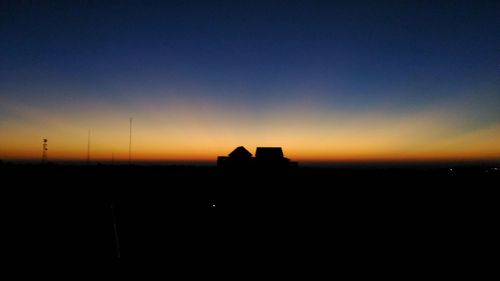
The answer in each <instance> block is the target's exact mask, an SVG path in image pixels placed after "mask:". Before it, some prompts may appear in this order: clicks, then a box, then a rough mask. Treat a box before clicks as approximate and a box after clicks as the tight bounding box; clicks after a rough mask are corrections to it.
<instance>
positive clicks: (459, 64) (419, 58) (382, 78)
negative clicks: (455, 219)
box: [0, 0, 500, 161]
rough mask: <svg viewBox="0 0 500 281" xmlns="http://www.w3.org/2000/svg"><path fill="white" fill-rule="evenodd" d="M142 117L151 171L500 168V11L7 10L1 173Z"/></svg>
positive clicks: (109, 137)
mask: <svg viewBox="0 0 500 281" xmlns="http://www.w3.org/2000/svg"><path fill="white" fill-rule="evenodd" d="M68 2H69V3H68ZM102 2H106V3H102ZM129 117H133V118H134V134H133V158H134V159H136V160H215V157H216V156H217V155H225V154H227V153H229V152H230V151H231V150H232V149H233V148H234V147H236V146H239V145H244V146H246V147H247V148H248V149H249V150H250V151H252V152H253V151H254V150H255V147H256V146H282V147H283V148H284V151H285V154H286V155H287V156H288V157H289V158H292V159H294V160H298V161H346V160H347V161H351V160H353V161H357V160H359V161H364V160H429V159H431V160H450V159H451V160H457V159H458V160H463V159H490V160H491V159H494V160H500V2H498V1H480V0H474V1H446V0H443V1H313V0H308V1H290V0H289V1H270V0H267V1H256V0H253V1H217V0H214V1H208V0H206V1H187V0H186V1H182V0H179V1H1V4H0V159H6V160H15V159H34V160H38V159H39V158H40V155H41V144H42V142H41V141H42V138H48V139H49V159H51V160H81V159H85V158H86V155H87V132H88V130H89V129H90V130H91V135H92V137H91V139H92V140H91V155H92V159H94V160H109V159H110V158H111V154H112V153H114V155H115V158H116V159H117V160H120V159H122V160H124V159H127V158H128V132H129V131H128V126H129V123H128V122H129Z"/></svg>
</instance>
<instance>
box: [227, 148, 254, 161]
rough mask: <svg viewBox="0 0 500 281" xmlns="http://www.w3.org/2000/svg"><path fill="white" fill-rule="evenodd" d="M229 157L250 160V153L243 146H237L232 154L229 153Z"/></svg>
mask: <svg viewBox="0 0 500 281" xmlns="http://www.w3.org/2000/svg"><path fill="white" fill-rule="evenodd" d="M229 157H231V158H233V159H246V158H252V153H250V152H249V151H248V150H247V149H246V148H244V147H243V146H238V147H237V148H236V149H235V150H233V152H231V153H229Z"/></svg>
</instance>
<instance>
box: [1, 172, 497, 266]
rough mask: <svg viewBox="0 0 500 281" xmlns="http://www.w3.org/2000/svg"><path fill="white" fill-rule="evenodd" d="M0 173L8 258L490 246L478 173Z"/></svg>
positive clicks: (441, 250)
mask: <svg viewBox="0 0 500 281" xmlns="http://www.w3.org/2000/svg"><path fill="white" fill-rule="evenodd" d="M0 173H1V174H0V175H1V178H2V189H1V190H2V196H1V200H2V202H1V203H2V208H3V210H2V217H3V223H2V224H3V227H2V229H3V230H2V231H3V232H4V234H7V236H6V237H7V238H4V240H3V243H4V245H5V246H7V247H8V248H9V255H11V257H12V258H22V259H25V258H27V259H33V258H36V259H39V258H42V259H43V258H49V257H50V258H52V257H56V258H62V259H66V258H92V259H117V256H118V255H120V260H122V261H123V260H136V259H137V260H139V259H141V260H144V259H157V258H159V259H171V260H175V262H176V263H184V262H186V263H192V262H201V263H211V264H216V265H218V266H225V265H226V263H227V262H231V261H232V262H236V263H237V262H238V261H239V260H241V259H242V258H245V257H246V258H250V257H255V258H252V259H254V260H255V259H257V260H258V261H262V262H264V263H266V262H267V263H269V264H273V263H274V262H277V261H278V260H279V261H283V260H285V261H286V260H288V261H292V262H298V261H310V260H317V261H318V262H324V263H327V264H328V263H329V262H330V261H332V260H337V261H341V262H342V263H345V264H351V265H353V264H354V265H355V264H358V263H359V262H360V261H361V260H364V261H372V262H375V261H376V262H381V263H384V261H386V263H388V265H391V266H395V263H402V264H405V261H408V259H416V260H418V261H419V262H422V263H423V264H427V265H428V266H436V265H437V264H440V263H443V262H445V261H447V260H450V259H457V260H462V259H467V258H470V257H471V256H470V254H471V253H475V251H476V250H478V249H481V250H485V249H486V250H487V249H488V247H490V245H489V242H487V241H488V237H490V235H492V233H493V229H495V224H496V222H492V221H491V219H492V214H493V213H494V210H496V209H497V208H496V207H495V204H493V202H494V201H495V200H496V199H494V198H492V197H491V194H493V193H492V192H493V190H495V189H497V188H498V183H499V176H500V173H499V171H498V170H496V169H493V168H484V167H482V168H462V169H460V168H455V169H454V170H449V169H423V168H418V169H416V168H415V169H410V168H400V169H395V168H393V169H375V168H371V169H361V168H350V169H347V168H344V169H342V168H336V169H326V168H325V169H320V168H315V169H313V168H299V169H296V170H289V171H256V170H251V171H221V170H217V169H216V168H214V167H161V166H156V167H150V166H88V167H86V166H36V165H33V166H28V165H3V166H0ZM113 212H114V214H113ZM115 226H116V227H115ZM117 240H118V241H117ZM4 252H5V251H4ZM10 253H11V254H10ZM337 264H338V263H337ZM411 264H415V261H412V262H411Z"/></svg>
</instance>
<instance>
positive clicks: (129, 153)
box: [128, 117, 132, 165]
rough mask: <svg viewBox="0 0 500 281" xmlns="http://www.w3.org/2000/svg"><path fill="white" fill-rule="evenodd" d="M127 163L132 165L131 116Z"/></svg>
mask: <svg viewBox="0 0 500 281" xmlns="http://www.w3.org/2000/svg"><path fill="white" fill-rule="evenodd" d="M128 164H129V165H132V117H130V139H129V143H128Z"/></svg>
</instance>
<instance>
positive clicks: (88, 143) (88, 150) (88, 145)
mask: <svg viewBox="0 0 500 281" xmlns="http://www.w3.org/2000/svg"><path fill="white" fill-rule="evenodd" d="M87 165H90V129H89V135H88V139H87Z"/></svg>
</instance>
